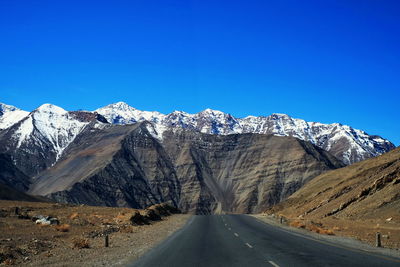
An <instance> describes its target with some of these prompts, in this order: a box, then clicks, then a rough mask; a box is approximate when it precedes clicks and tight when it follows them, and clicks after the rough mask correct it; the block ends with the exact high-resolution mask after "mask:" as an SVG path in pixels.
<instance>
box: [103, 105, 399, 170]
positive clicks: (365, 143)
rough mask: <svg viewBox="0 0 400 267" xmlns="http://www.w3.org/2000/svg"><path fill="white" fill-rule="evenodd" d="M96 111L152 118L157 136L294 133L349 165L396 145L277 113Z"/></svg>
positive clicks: (113, 118) (127, 118) (121, 118)
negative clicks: (182, 132) (167, 132)
mask: <svg viewBox="0 0 400 267" xmlns="http://www.w3.org/2000/svg"><path fill="white" fill-rule="evenodd" d="M96 112H98V113H99V114H101V115H103V116H104V117H105V118H107V119H108V121H110V122H112V123H116V124H129V123H135V122H140V121H145V120H147V121H151V122H153V123H155V129H158V131H155V132H157V134H156V135H157V136H158V137H160V136H162V132H163V131H165V130H168V129H171V128H183V129H189V130H195V131H199V132H202V133H207V134H221V135H227V134H240V133H258V134H273V135H277V136H293V137H296V138H298V139H301V140H305V141H309V142H311V143H313V144H315V145H317V146H319V147H321V148H322V149H325V150H327V151H330V152H331V153H332V154H333V155H335V156H336V157H338V158H340V159H341V160H342V161H343V162H345V163H346V164H351V163H354V162H357V161H361V160H363V159H366V158H369V157H374V156H378V155H380V154H383V153H385V152H387V151H389V150H391V149H393V148H394V147H395V146H394V145H393V144H392V143H391V142H389V141H388V140H385V139H383V138H381V137H379V136H371V135H368V134H367V133H365V132H364V131H361V130H357V129H353V128H352V127H350V126H347V125H341V124H339V123H333V124H323V123H319V122H307V121H305V120H302V119H295V118H292V117H290V116H288V115H286V114H278V113H275V114H272V115H270V116H268V117H264V116H260V117H255V116H248V117H245V118H235V117H233V116H231V115H230V114H227V113H224V112H221V111H217V110H211V109H206V110H204V111H201V112H199V113H196V114H189V113H186V112H182V111H174V112H172V113H170V114H167V115H165V114H161V113H159V112H148V111H139V110H137V109H134V108H132V107H130V106H129V105H128V104H126V103H123V102H119V103H116V104H111V105H108V106H106V107H103V108H100V109H98V110H96ZM159 139H160V138H159Z"/></svg>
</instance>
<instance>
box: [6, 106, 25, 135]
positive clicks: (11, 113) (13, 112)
mask: <svg viewBox="0 0 400 267" xmlns="http://www.w3.org/2000/svg"><path fill="white" fill-rule="evenodd" d="M28 114H29V112H27V111H24V110H21V109H19V108H16V107H14V106H11V105H6V104H3V103H0V130H2V129H6V128H9V127H11V126H12V125H14V124H15V123H17V122H19V121H20V120H22V119H23V118H25V117H26V116H28Z"/></svg>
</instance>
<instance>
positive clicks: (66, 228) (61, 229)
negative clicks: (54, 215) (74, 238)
mask: <svg viewBox="0 0 400 267" xmlns="http://www.w3.org/2000/svg"><path fill="white" fill-rule="evenodd" d="M70 228H71V226H70V225H69V224H61V225H57V226H56V230H57V231H59V232H69V229H70Z"/></svg>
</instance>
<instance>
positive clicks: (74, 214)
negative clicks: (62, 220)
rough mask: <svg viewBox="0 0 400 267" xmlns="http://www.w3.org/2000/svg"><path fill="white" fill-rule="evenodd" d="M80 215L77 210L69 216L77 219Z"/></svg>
mask: <svg viewBox="0 0 400 267" xmlns="http://www.w3.org/2000/svg"><path fill="white" fill-rule="evenodd" d="M78 216H79V214H78V213H77V212H74V213H72V214H71V215H70V216H69V218H70V219H71V220H73V219H75V218H78Z"/></svg>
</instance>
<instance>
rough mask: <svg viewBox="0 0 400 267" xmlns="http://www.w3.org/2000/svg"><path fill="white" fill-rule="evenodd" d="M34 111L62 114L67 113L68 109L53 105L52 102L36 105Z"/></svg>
mask: <svg viewBox="0 0 400 267" xmlns="http://www.w3.org/2000/svg"><path fill="white" fill-rule="evenodd" d="M34 112H36V113H46V114H59V115H63V114H66V113H68V111H66V110H65V109H63V108H61V107H59V106H56V105H53V104H43V105H41V106H40V107H38V108H37V109H35V111H34Z"/></svg>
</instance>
